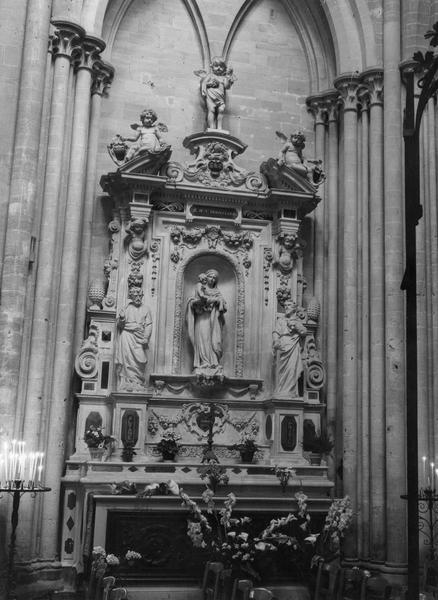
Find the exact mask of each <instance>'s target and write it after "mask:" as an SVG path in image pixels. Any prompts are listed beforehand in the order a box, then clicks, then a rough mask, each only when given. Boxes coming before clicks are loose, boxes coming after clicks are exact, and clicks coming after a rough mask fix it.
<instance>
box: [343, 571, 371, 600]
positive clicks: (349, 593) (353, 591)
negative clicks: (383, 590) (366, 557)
mask: <svg viewBox="0 0 438 600" xmlns="http://www.w3.org/2000/svg"><path fill="white" fill-rule="evenodd" d="M365 583H366V576H365V572H364V571H363V570H362V569H357V568H356V569H345V568H343V569H341V571H340V575H339V591H338V600H365Z"/></svg>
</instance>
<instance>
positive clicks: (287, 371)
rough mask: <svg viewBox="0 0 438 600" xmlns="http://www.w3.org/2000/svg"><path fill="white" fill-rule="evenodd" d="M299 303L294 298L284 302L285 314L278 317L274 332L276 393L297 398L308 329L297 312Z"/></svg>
mask: <svg viewBox="0 0 438 600" xmlns="http://www.w3.org/2000/svg"><path fill="white" fill-rule="evenodd" d="M296 312H297V305H296V303H295V302H294V301H293V300H287V301H286V302H285V303H284V316H281V317H279V318H278V319H277V325H276V328H275V331H274V332H273V334H272V335H273V350H274V352H276V353H277V386H276V388H275V393H276V394H279V395H281V396H288V397H290V398H296V397H297V396H298V395H299V392H298V380H299V378H300V377H301V374H302V372H303V361H302V359H301V339H302V338H303V337H304V336H305V335H306V333H307V329H306V327H305V326H304V325H303V322H302V321H301V319H299V317H298V316H297V314H296Z"/></svg>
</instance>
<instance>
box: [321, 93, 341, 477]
mask: <svg viewBox="0 0 438 600" xmlns="http://www.w3.org/2000/svg"><path fill="white" fill-rule="evenodd" d="M338 102H339V93H338V92H337V90H332V91H331V92H328V93H327V94H326V101H325V103H326V110H327V118H328V145H327V165H326V166H325V169H326V173H327V183H326V198H327V200H326V202H327V208H326V214H327V235H326V237H325V238H324V241H325V242H326V244H327V246H326V247H324V254H325V255H326V256H327V268H326V270H327V279H326V287H327V292H326V294H325V297H326V299H327V309H326V315H327V327H326V335H325V339H326V341H327V343H326V345H325V351H323V360H325V362H326V365H327V391H326V402H327V427H328V433H329V435H330V436H331V437H332V438H333V439H334V440H335V443H336V451H335V454H336V455H337V456H338V457H340V456H341V455H342V448H341V446H340V445H339V441H340V439H341V431H340V430H339V432H338V433H339V435H337V432H336V412H337V398H338V391H339V390H338V378H337V368H338V359H339V354H338V352H339V349H338V260H339V253H338V220H339V206H338V202H339V199H338V177H339V159H338V151H339V150H338V143H339V142H338ZM329 477H330V478H331V479H332V480H333V481H335V480H336V464H334V463H330V464H329Z"/></svg>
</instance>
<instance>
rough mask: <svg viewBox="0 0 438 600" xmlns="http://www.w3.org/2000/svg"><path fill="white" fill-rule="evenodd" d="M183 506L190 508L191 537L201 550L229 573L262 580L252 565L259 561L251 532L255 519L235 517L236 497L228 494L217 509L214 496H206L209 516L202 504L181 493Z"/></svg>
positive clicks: (189, 524)
mask: <svg viewBox="0 0 438 600" xmlns="http://www.w3.org/2000/svg"><path fill="white" fill-rule="evenodd" d="M180 497H181V500H182V501H183V502H182V505H183V506H185V507H186V508H188V510H189V513H190V516H189V518H188V521H187V535H188V536H189V538H190V539H191V541H192V544H193V545H194V546H195V547H197V548H203V549H204V550H206V551H207V553H208V554H209V556H210V558H211V559H212V560H219V561H220V562H222V563H223V565H224V567H225V569H231V571H234V572H237V571H238V572H241V573H246V574H247V575H250V576H252V577H253V578H258V575H257V572H256V571H255V569H254V567H253V565H252V563H253V562H254V560H255V555H256V549H255V540H254V538H253V536H252V535H251V532H250V524H251V519H250V518H249V517H241V518H239V519H236V518H233V517H232V512H233V508H234V505H235V504H236V501H237V500H236V496H235V495H234V494H232V493H230V494H228V495H227V497H226V498H225V500H224V502H223V506H222V508H220V509H217V508H216V505H215V501H214V493H213V491H212V490H210V489H207V490H205V491H204V493H203V495H202V499H203V501H204V503H205V504H206V512H207V515H208V516H206V515H205V514H204V513H203V512H202V510H201V509H200V508H199V506H198V504H197V503H196V502H195V501H194V500H192V499H191V498H190V497H189V496H188V495H187V494H186V493H185V492H184V491H183V490H180Z"/></svg>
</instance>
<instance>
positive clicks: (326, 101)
mask: <svg viewBox="0 0 438 600" xmlns="http://www.w3.org/2000/svg"><path fill="white" fill-rule="evenodd" d="M306 104H307V106H308V108H309V111H310V112H311V113H312V114H313V115H314V117H315V122H316V124H319V123H324V124H326V123H327V121H337V117H338V104H339V92H338V90H335V89H330V90H325V91H324V92H320V93H319V94H314V95H312V96H308V97H307V98H306Z"/></svg>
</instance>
